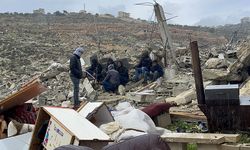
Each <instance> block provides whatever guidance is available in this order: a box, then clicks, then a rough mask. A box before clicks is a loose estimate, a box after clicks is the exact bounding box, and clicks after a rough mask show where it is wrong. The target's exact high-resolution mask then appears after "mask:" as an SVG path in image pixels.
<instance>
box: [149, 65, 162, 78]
mask: <svg viewBox="0 0 250 150" xmlns="http://www.w3.org/2000/svg"><path fill="white" fill-rule="evenodd" d="M150 71H151V72H153V73H154V72H155V71H157V72H158V73H159V76H160V77H162V76H163V75H164V71H163V68H162V67H161V65H159V64H157V65H155V66H152V67H151V69H150Z"/></svg>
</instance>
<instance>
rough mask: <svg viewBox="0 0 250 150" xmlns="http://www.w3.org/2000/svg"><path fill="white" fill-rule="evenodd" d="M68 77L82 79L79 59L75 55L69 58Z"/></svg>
mask: <svg viewBox="0 0 250 150" xmlns="http://www.w3.org/2000/svg"><path fill="white" fill-rule="evenodd" d="M69 67H70V76H71V77H75V78H78V79H81V78H82V65H81V61H80V57H79V56H77V55H75V54H74V55H72V56H71V57H70V66H69Z"/></svg>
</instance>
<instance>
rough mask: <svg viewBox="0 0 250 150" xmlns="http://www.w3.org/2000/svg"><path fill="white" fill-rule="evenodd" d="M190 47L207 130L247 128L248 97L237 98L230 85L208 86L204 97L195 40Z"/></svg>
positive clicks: (236, 92)
mask: <svg viewBox="0 0 250 150" xmlns="http://www.w3.org/2000/svg"><path fill="white" fill-rule="evenodd" d="M190 47H191V52H192V64H193V72H194V78H195V86H196V94H197V100H198V106H199V108H200V109H201V111H202V112H203V113H204V114H205V116H206V117H207V122H208V129H209V131H210V132H216V131H227V130H230V131H236V130H249V128H250V119H249V116H248V115H249V113H250V101H249V100H250V98H249V97H248V98H247V97H245V98H239V92H238V89H237V87H234V86H232V85H227V87H230V88H225V87H226V86H222V87H223V88H221V87H220V88H219V89H218V86H217V87H213V88H208V89H207V90H206V98H205V92H204V86H203V79H202V73H201V67H200V59H199V50H198V44H197V42H196V41H194V42H191V43H190ZM216 88H217V90H215V89H216ZM211 89H213V90H212V91H214V90H215V92H214V94H212V93H210V92H211V91H209V90H211ZM238 100H239V101H238ZM211 101H212V102H211ZM236 103H237V104H236ZM218 104H220V105H218Z"/></svg>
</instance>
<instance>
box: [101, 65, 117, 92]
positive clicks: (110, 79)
mask: <svg viewBox="0 0 250 150" xmlns="http://www.w3.org/2000/svg"><path fill="white" fill-rule="evenodd" d="M102 85H103V89H104V90H105V91H106V92H115V91H117V88H118V86H119V85H120V75H119V72H118V71H117V70H115V68H114V65H113V64H111V65H109V66H108V72H107V75H106V77H105V79H104V80H103V82H102Z"/></svg>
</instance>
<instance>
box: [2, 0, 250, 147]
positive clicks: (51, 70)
mask: <svg viewBox="0 0 250 150" xmlns="http://www.w3.org/2000/svg"><path fill="white" fill-rule="evenodd" d="M154 10H155V12H156V13H155V15H156V17H157V20H158V25H159V29H158V28H157V27H156V26H155V23H150V22H147V21H140V20H135V19H133V18H130V17H129V18H128V17H126V16H128V14H125V19H124V16H123V18H120V19H119V18H115V17H102V15H100V16H98V15H92V14H90V13H65V14H67V15H65V14H64V15H62V16H58V15H56V14H44V13H43V14H41V15H40V16H39V18H40V19H38V17H37V16H34V15H33V14H26V15H21V14H1V13H0V27H1V28H0V35H1V38H0V50H1V51H0V54H1V55H0V139H1V140H0V147H1V148H3V149H13V146H14V145H12V144H11V143H14V142H15V143H16V144H17V145H16V146H18V147H19V148H20V149H25V150H26V149H30V150H35V149H42V148H44V149H46V150H50V149H51V150H52V149H55V148H58V147H60V146H64V145H75V146H87V147H89V148H92V149H112V148H115V147H119V146H124V145H125V147H126V146H128V145H130V144H131V143H133V142H134V141H137V140H138V141H140V140H142V139H147V138H149V139H150V138H151V137H153V138H154V139H156V140H157V141H158V142H159V141H160V144H163V145H164V146H163V147H164V148H166V149H167V148H168V147H169V148H170V149H186V148H187V145H188V144H189V143H196V145H197V148H198V149H209V150H221V149H229V148H231V149H249V146H248V145H246V144H240V143H239V137H240V135H239V134H220V133H218V134H212V133H203V132H216V131H220V132H225V133H238V132H236V131H237V130H239V129H240V130H244V131H245V130H248V129H249V127H250V123H249V119H248V117H247V116H246V115H247V114H248V113H249V106H250V103H249V99H250V98H249V96H250V94H249V91H250V85H249V84H250V83H249V77H248V76H249V74H250V69H249V68H250V67H249V66H250V50H249V49H250V44H249V41H245V40H246V38H242V39H240V40H237V39H236V37H235V36H236V35H234V36H233V37H232V38H231V40H230V41H228V40H227V37H226V34H228V33H225V34H224V33H223V34H222V33H220V32H222V31H224V30H226V29H222V28H221V27H218V28H216V29H215V28H206V27H192V26H178V25H167V23H166V20H167V19H166V18H165V15H164V10H163V8H162V6H161V5H159V4H157V3H156V4H155V5H154ZM122 15H124V14H122ZM126 18H127V19H126ZM45 20H47V21H48V20H50V22H46V21H45ZM249 27H250V25H249ZM149 28H152V31H150V32H149V30H151V29H149ZM225 28H226V27H225ZM97 30H98V34H97ZM156 30H157V31H156ZM211 31H213V32H211ZM246 31H247V30H246ZM231 32H232V31H231ZM236 34H237V33H236ZM241 34H242V35H241V37H245V36H246V35H245V34H247V33H245V34H244V33H241ZM159 35H160V36H159ZM149 38H150V40H149ZM190 40H194V41H195V40H196V41H199V42H200V43H202V44H201V46H199V47H198V45H197V43H195V42H191V45H190V46H189V45H188V44H189V41H190ZM204 43H205V44H204ZM80 44H84V45H85V46H86V49H88V52H87V54H86V56H84V57H85V58H83V59H82V58H81V62H82V67H83V70H84V74H86V75H84V77H85V79H84V80H82V81H81V83H80V100H81V102H82V103H81V106H80V107H79V109H78V110H74V109H72V104H71V101H72V99H73V91H72V85H71V81H70V78H69V73H68V71H69V61H68V58H69V55H70V54H71V53H72V52H71V50H72V49H73V48H74V46H76V45H77V46H78V45H80ZM198 48H199V51H198ZM190 49H191V50H192V51H191V52H190ZM193 49H195V50H197V51H195V52H194V51H193ZM144 51H147V52H149V53H150V58H151V59H152V60H158V61H159V62H160V64H162V63H163V62H164V63H165V65H166V68H164V71H165V74H164V76H162V77H160V78H158V79H157V80H156V81H148V82H146V83H145V82H143V79H141V80H139V81H138V82H133V81H129V82H128V83H127V84H126V85H120V86H119V87H118V90H117V91H115V92H114V93H107V92H104V91H103V90H102V84H101V83H100V82H98V81H97V80H96V79H95V77H93V76H91V77H90V78H88V76H90V75H89V73H88V72H87V71H86V70H87V68H88V67H90V62H91V61H90V60H91V59H93V58H96V59H98V60H100V63H101V65H102V67H103V68H107V60H108V59H109V58H112V59H113V60H114V62H115V63H116V62H117V61H122V62H123V64H124V66H125V67H126V68H127V69H129V78H130V79H131V77H132V76H133V75H134V73H135V67H134V66H135V64H137V63H138V62H137V61H138V58H139V57H140V55H141V54H142V53H143V52H144ZM38 52H39V53H38ZM162 58H165V60H164V61H162ZM13 60H15V61H13ZM192 68H193V72H192ZM104 70H105V69H104ZM203 79H204V81H207V82H203ZM203 85H205V86H203ZM180 120H181V121H185V122H195V124H197V125H196V126H195V127H194V128H195V129H197V128H199V129H200V130H199V131H200V132H202V133H177V132H196V131H197V130H195V129H185V128H186V126H185V125H180V126H182V128H184V129H179V127H178V128H176V129H174V130H169V129H170V127H169V125H173V123H174V122H177V123H178V121H180ZM206 126H208V127H206ZM228 130H229V131H228ZM31 132H33V133H31ZM152 134H153V135H152ZM7 137H8V138H7ZM147 144H148V143H147ZM147 144H145V145H147ZM158 144H159V143H158ZM145 145H144V146H145ZM135 146H138V144H137V145H135ZM150 146H152V145H150V144H149V146H148V147H150Z"/></svg>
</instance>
